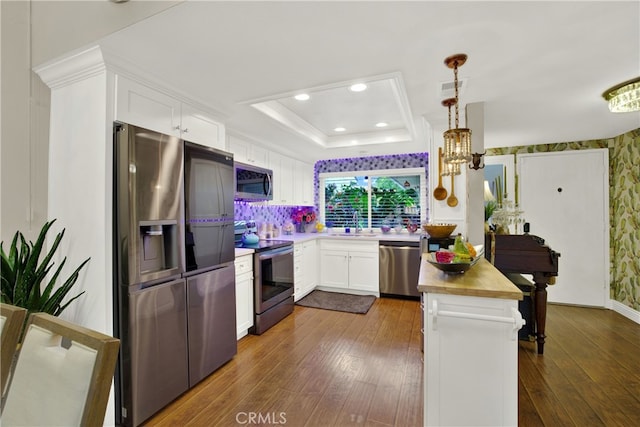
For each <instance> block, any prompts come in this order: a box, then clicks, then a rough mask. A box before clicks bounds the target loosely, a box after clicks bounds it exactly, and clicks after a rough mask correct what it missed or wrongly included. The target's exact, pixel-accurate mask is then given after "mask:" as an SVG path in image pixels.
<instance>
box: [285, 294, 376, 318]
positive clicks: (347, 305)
mask: <svg viewBox="0 0 640 427" xmlns="http://www.w3.org/2000/svg"><path fill="white" fill-rule="evenodd" d="M375 300H376V297H375V296H373V295H350V294H343V293H339V292H325V291H318V290H315V291H313V292H311V293H310V294H309V295H307V296H306V297H304V298H302V299H301V300H300V301H298V302H297V303H296V304H297V305H301V306H303V307H313V308H321V309H324V310H333V311H345V312H347V313H358V314H366V313H367V311H369V309H370V308H371V306H372V305H373V303H374V302H375Z"/></svg>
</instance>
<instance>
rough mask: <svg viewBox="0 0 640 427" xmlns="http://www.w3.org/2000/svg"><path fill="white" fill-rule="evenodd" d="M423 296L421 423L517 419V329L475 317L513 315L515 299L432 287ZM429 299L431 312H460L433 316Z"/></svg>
mask: <svg viewBox="0 0 640 427" xmlns="http://www.w3.org/2000/svg"><path fill="white" fill-rule="evenodd" d="M426 297H427V298H426V299H427V301H426V306H425V307H424V325H425V328H424V334H425V343H424V344H425V350H424V352H425V353H424V363H425V367H424V373H425V394H424V425H425V426H443V425H448V426H454V425H458V426H461V425H478V426H480V425H484V426H498V425H500V426H515V425H518V339H517V338H518V336H517V330H515V331H514V329H513V324H510V323H501V322H496V321H490V320H491V319H487V320H481V319H480V318H483V317H484V318H485V319H486V318H487V317H491V316H494V317H495V318H497V317H504V318H511V317H514V316H515V313H518V312H517V307H518V304H517V301H516V300H508V299H502V298H479V297H469V296H460V295H446V294H432V293H428V294H426ZM434 301H435V302H436V306H435V307H436V308H437V312H446V311H448V312H458V313H461V314H462V315H464V316H465V317H451V316H437V319H436V318H435V317H434V314H433V313H434V311H433V308H434ZM512 310H515V313H514V312H513V311H512ZM517 316H519V313H518V314H517ZM470 355H473V356H472V357H473V363H469V357H470ZM480 366H481V367H482V369H478V367H480ZM496 373H499V375H496ZM479 390H482V392H481V393H479V392H478V391H479ZM461 408H464V410H461Z"/></svg>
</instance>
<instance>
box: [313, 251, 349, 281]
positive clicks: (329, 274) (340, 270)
mask: <svg viewBox="0 0 640 427" xmlns="http://www.w3.org/2000/svg"><path fill="white" fill-rule="evenodd" d="M348 262H349V254H348V252H343V251H332V250H323V251H322V252H321V253H320V285H321V286H329V287H334V288H348V287H349V263H348Z"/></svg>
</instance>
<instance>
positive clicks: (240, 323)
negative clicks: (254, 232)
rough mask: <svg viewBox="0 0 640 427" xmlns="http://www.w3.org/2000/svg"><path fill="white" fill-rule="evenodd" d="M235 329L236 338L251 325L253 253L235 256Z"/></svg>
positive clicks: (242, 335)
mask: <svg viewBox="0 0 640 427" xmlns="http://www.w3.org/2000/svg"><path fill="white" fill-rule="evenodd" d="M235 266H236V329H237V331H236V332H237V336H238V339H240V338H242V337H244V336H245V335H247V333H248V331H249V328H251V327H252V326H253V255H252V254H249V255H243V256H240V257H237V258H236V262H235Z"/></svg>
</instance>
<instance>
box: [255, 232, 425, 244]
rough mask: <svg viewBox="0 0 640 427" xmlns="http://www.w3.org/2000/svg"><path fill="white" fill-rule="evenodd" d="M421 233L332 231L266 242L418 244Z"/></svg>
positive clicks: (292, 235) (276, 238)
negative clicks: (381, 241)
mask: <svg viewBox="0 0 640 427" xmlns="http://www.w3.org/2000/svg"><path fill="white" fill-rule="evenodd" d="M421 236H422V234H421V233H414V234H409V233H408V232H406V231H404V232H402V233H396V232H395V231H392V232H390V233H387V234H383V233H371V232H369V231H361V232H359V233H353V232H351V233H344V232H338V231H332V232H331V233H327V232H326V231H325V232H322V233H293V234H280V235H279V236H278V237H275V238H273V239H267V240H288V241H291V242H294V243H296V242H305V241H307V240H313V239H332V240H333V239H344V240H356V241H362V240H367V241H368V240H375V241H380V240H396V241H398V240H400V241H403V242H418V241H420V237H421Z"/></svg>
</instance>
